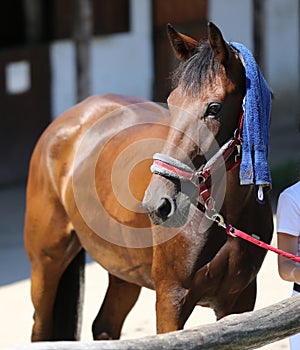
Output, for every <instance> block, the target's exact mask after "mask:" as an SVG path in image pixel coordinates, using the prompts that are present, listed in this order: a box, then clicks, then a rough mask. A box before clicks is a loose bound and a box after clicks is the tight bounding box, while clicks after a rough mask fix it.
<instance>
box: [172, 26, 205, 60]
mask: <svg viewBox="0 0 300 350" xmlns="http://www.w3.org/2000/svg"><path fill="white" fill-rule="evenodd" d="M168 37H169V40H170V42H171V44H172V47H173V49H174V51H175V54H176V56H177V57H178V58H179V59H180V60H181V61H186V60H188V59H189V58H190V57H191V56H193V55H194V54H195V53H196V51H197V48H198V46H199V42H198V41H196V40H194V39H192V38H190V37H188V36H186V35H184V34H181V33H179V32H177V31H176V30H175V29H174V27H173V26H172V25H171V24H170V23H169V24H168Z"/></svg>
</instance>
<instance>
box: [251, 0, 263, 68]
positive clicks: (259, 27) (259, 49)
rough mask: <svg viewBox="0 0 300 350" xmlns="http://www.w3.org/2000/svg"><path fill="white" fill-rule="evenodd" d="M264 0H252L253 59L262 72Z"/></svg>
mask: <svg viewBox="0 0 300 350" xmlns="http://www.w3.org/2000/svg"><path fill="white" fill-rule="evenodd" d="M264 10H265V0H253V41H254V50H253V51H254V57H255V59H256V62H257V64H258V65H259V66H260V68H261V70H262V71H264V64H265V62H264V48H265V26H264V23H265V14H264V13H265V11H264Z"/></svg>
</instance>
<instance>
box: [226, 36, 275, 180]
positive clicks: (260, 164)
mask: <svg viewBox="0 0 300 350" xmlns="http://www.w3.org/2000/svg"><path fill="white" fill-rule="evenodd" d="M229 45H231V46H233V47H234V48H236V49H237V50H238V51H239V52H240V54H241V56H242V58H243V64H244V66H245V71H246V95H245V98H244V102H243V109H244V125H243V132H242V137H243V145H242V162H241V165H240V183H241V185H250V184H255V185H258V186H269V187H270V186H271V183H272V180H271V175H270V170H269V166H268V150H269V128H270V111H271V92H270V90H269V88H268V85H267V83H266V81H265V79H264V77H263V75H262V73H261V71H260V69H259V67H258V65H257V63H256V61H255V59H254V57H253V55H252V53H251V52H250V51H249V50H248V49H247V48H246V47H245V46H244V45H242V44H239V43H235V42H230V43H229Z"/></svg>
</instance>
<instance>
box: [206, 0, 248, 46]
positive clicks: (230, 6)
mask: <svg viewBox="0 0 300 350" xmlns="http://www.w3.org/2000/svg"><path fill="white" fill-rule="evenodd" d="M208 4H209V9H208V19H209V20H210V21H212V22H214V24H215V25H216V26H218V27H219V28H220V30H221V31H222V33H223V36H224V39H225V40H227V41H237V42H240V43H242V44H244V45H245V46H247V47H248V48H249V50H252V49H253V44H252V0H226V1H220V0H209V2H208Z"/></svg>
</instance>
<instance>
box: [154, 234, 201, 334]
mask: <svg viewBox="0 0 300 350" xmlns="http://www.w3.org/2000/svg"><path fill="white" fill-rule="evenodd" d="M181 246H182V245H181ZM187 250H189V247H188V248H187ZM153 252H154V253H153V264H152V279H153V282H154V287H155V291H156V328H157V333H166V332H171V331H176V330H180V329H182V328H183V327H184V324H185V322H186V320H187V318H188V317H189V316H190V314H191V312H192V311H193V309H194V307H195V305H196V302H194V300H193V298H191V297H190V296H189V290H188V289H187V281H188V280H189V277H190V274H191V271H192V269H193V268H192V266H193V262H192V261H191V259H187V258H186V257H187V251H185V250H184V249H181V250H180V249H179V250H178V241H177V240H169V241H168V242H166V243H164V244H162V245H157V246H154V248H153ZM178 253H179V256H178ZM189 261H190V262H189Z"/></svg>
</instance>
